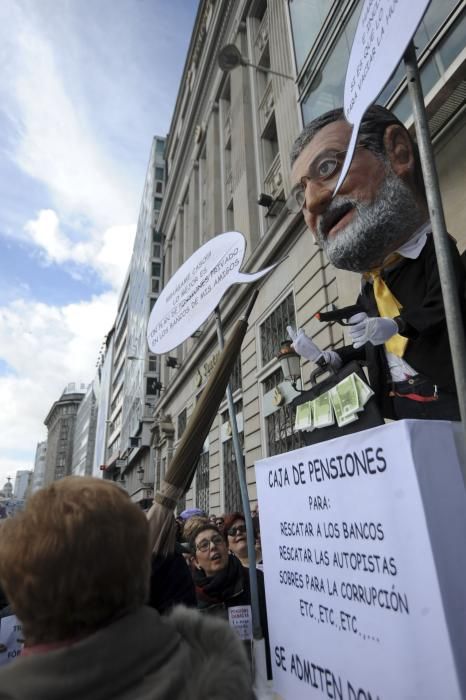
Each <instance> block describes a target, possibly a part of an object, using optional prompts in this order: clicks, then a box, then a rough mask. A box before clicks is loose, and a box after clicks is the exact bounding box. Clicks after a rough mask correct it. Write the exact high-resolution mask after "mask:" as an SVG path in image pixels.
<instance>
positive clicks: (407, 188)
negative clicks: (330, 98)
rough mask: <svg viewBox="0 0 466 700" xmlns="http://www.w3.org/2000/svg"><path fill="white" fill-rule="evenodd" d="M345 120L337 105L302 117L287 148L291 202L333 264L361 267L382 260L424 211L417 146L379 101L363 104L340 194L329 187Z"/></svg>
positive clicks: (344, 141) (342, 146)
mask: <svg viewBox="0 0 466 700" xmlns="http://www.w3.org/2000/svg"><path fill="white" fill-rule="evenodd" d="M350 136H351V126H350V125H349V124H348V122H347V121H346V120H345V119H344V115H343V110H341V109H336V110H332V111H331V112H326V113H325V114H323V115H322V116H320V117H318V118H317V119H315V120H314V121H312V122H311V123H310V124H308V125H307V126H306V127H305V128H304V129H303V131H302V133H301V134H300V136H299V137H298V138H297V140H296V141H295V143H294V145H293V148H292V151H291V173H292V184H293V189H292V193H291V195H290V200H289V201H290V202H291V207H290V208H294V209H295V210H297V209H302V211H303V215H304V219H305V221H306V224H307V226H308V228H309V229H310V231H311V232H312V234H313V236H314V238H315V240H316V241H317V243H318V244H319V245H320V246H321V247H322V248H323V249H324V251H325V252H326V254H327V257H328V258H329V260H330V262H331V263H333V265H335V267H338V268H341V269H344V270H352V271H354V272H366V271H367V270H370V269H372V268H374V267H377V266H378V265H380V264H381V263H382V262H383V260H384V259H385V258H386V257H387V256H388V255H390V253H392V252H394V251H395V250H397V248H398V247H399V246H400V245H402V244H403V243H404V242H405V241H407V240H408V239H409V238H410V237H411V236H412V235H413V233H414V232H415V231H416V229H418V228H419V227H420V226H421V225H422V224H423V223H424V222H425V221H426V219H427V218H428V215H427V207H426V201H425V189H424V182H423V179H422V172H421V166H420V159H419V153H418V149H417V146H416V144H415V142H414V141H413V140H412V138H411V136H410V134H409V132H408V131H407V130H406V128H405V127H404V126H403V124H402V123H401V122H400V121H399V120H398V119H397V118H396V117H395V115H394V114H392V113H391V112H389V111H388V110H387V109H385V108H384V107H381V106H379V105H374V106H372V107H369V109H368V110H367V111H366V113H365V115H364V118H363V120H362V122H361V127H360V130H359V136H358V141H357V146H356V149H355V151H354V155H353V160H352V163H351V167H350V169H349V171H348V174H347V176H346V178H345V180H344V181H343V183H342V185H341V187H340V190H339V192H338V194H337V195H336V196H335V197H333V191H334V188H335V185H336V182H337V180H338V176H339V173H340V169H341V167H342V165H343V161H344V158H345V155H346V151H347V148H348V144H349V140H350Z"/></svg>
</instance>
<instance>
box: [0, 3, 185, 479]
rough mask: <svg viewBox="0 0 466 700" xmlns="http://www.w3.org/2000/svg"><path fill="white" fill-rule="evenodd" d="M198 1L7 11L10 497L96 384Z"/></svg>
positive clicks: (0, 344) (1, 245)
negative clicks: (51, 431) (55, 408)
mask: <svg viewBox="0 0 466 700" xmlns="http://www.w3.org/2000/svg"><path fill="white" fill-rule="evenodd" d="M197 6H198V0H97V1H96V0H59V1H58V0H2V2H1V3H0V64H1V65H2V71H1V72H0V150H1V157H0V201H1V203H2V205H1V207H0V486H1V485H2V484H3V482H4V480H5V477H6V476H7V475H9V476H11V477H14V475H15V473H16V470H17V469H25V468H32V466H33V459H34V453H35V447H36V443H37V442H38V441H39V440H42V439H44V438H45V437H46V429H45V427H44V425H43V420H44V418H45V416H46V415H47V413H48V410H49V408H50V406H51V404H52V403H53V401H55V400H56V399H57V398H58V397H59V395H60V394H61V391H62V390H63V388H64V386H65V385H66V384H67V383H68V382H70V381H86V382H89V381H91V380H92V378H93V374H94V370H95V363H96V358H97V355H98V351H99V347H100V343H101V341H102V339H103V336H104V335H105V333H106V332H107V331H108V329H109V328H110V326H111V324H112V321H113V318H114V314H115V309H116V300H117V297H118V292H119V289H120V286H121V282H122V280H123V277H124V274H125V272H126V269H127V267H128V263H129V259H130V255H131V249H132V243H133V239H134V232H135V227H136V221H137V217H138V212H139V204H140V199H141V195H142V187H143V183H144V177H145V172H146V167H147V161H148V157H149V150H150V145H151V139H152V136H153V135H155V134H158V135H165V134H166V133H167V131H168V128H169V125H170V119H171V115H172V112H173V108H174V105H175V100H176V95H177V91H178V87H179V82H180V77H181V72H182V69H183V65H184V61H185V57H186V52H187V48H188V44H189V40H190V36H191V31H192V27H193V23H194V18H195V15H196V11H197Z"/></svg>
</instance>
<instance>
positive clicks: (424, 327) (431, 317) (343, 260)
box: [288, 105, 466, 420]
mask: <svg viewBox="0 0 466 700" xmlns="http://www.w3.org/2000/svg"><path fill="white" fill-rule="evenodd" d="M350 136H351V126H350V125H349V124H348V123H347V122H346V120H345V119H344V115H343V111H342V110H341V109H336V110H333V111H331V112H327V113H325V114H323V115H322V116H320V117H318V118H317V119H315V120H314V121H312V122H311V123H310V124H308V125H307V126H306V127H305V128H304V129H303V131H302V133H301V135H300V136H299V137H298V139H297V140H296V141H295V143H294V145H293V148H292V151H291V166H292V178H291V179H292V183H293V186H292V191H291V194H290V197H289V199H288V208H289V209H290V210H292V211H295V212H298V211H302V214H303V216H304V220H305V222H306V224H307V227H308V228H309V230H310V231H311V233H312V235H313V237H314V240H315V242H316V243H317V245H319V246H320V247H321V248H322V250H323V251H324V252H325V254H326V256H327V257H328V259H329V261H330V262H331V263H332V264H333V265H334V266H335V267H337V268H340V269H343V270H349V271H352V272H356V273H359V274H361V275H362V278H361V292H360V294H359V297H358V299H357V303H358V305H359V306H360V307H361V308H362V310H361V312H360V313H357V314H355V315H354V316H352V317H351V318H350V319H349V321H348V324H349V325H348V331H349V336H350V339H351V343H352V345H349V346H347V347H344V348H339V349H338V350H336V351H334V350H325V351H323V352H322V350H321V349H320V348H319V347H318V346H317V345H316V344H315V343H314V342H313V341H312V340H311V338H309V337H307V336H306V334H305V333H304V331H303V330H301V329H298V330H297V331H295V329H290V331H289V332H290V337H291V339H292V341H293V346H294V349H295V350H296V352H297V353H298V354H300V355H302V356H303V357H304V358H306V359H308V360H310V361H313V362H319V364H320V363H321V362H322V359H323V360H324V361H325V362H327V363H329V364H330V365H331V366H332V367H333V368H335V369H338V368H339V367H340V366H341V365H342V364H343V363H345V362H347V361H349V360H353V359H356V360H358V359H359V360H365V361H366V362H367V364H368V371H369V381H370V384H371V386H372V388H373V390H374V392H375V394H376V398H377V400H378V403H379V406H380V407H381V410H382V413H383V415H384V416H385V417H386V418H392V419H397V418H427V419H448V420H460V415H459V407H458V401H457V396H456V387H455V380H454V374H453V365H452V359H451V353H450V345H449V340H448V333H447V327H446V320H445V309H444V305H443V298H442V294H441V289H440V280H439V273H438V267H437V261H436V256H435V250H434V241H433V236H432V230H431V225H430V221H429V211H428V207H427V201H426V195H425V187H424V181H423V177H422V172H421V165H420V158H419V153H418V150H417V146H416V144H415V142H414V141H413V139H412V138H411V136H410V134H409V132H408V131H407V130H406V128H405V127H404V125H403V124H402V123H401V122H400V121H399V120H398V119H397V118H396V117H395V115H394V114H392V113H391V112H390V111H388V110H386V109H385V108H383V107H381V106H379V105H373V106H371V107H369V108H368V110H367V111H366V113H365V115H364V117H363V120H362V123H361V127H360V130H359V137H358V143H357V147H356V149H355V151H354V155H353V159H352V163H351V167H350V169H349V171H348V174H347V176H346V178H345V180H344V181H343V183H342V185H341V187H340V190H339V192H338V193H337V195H336V196H335V197H334V196H333V192H334V189H335V186H336V183H337V180H338V176H339V174H340V171H341V167H342V164H343V161H344V158H345V155H346V152H347V148H348V143H349V140H350ZM449 244H450V249H451V252H452V258H453V270H454V280H453V283H454V284H455V286H456V289H457V292H458V297H459V300H460V306H461V315H462V320H463V324H465V319H466V309H465V278H466V273H465V269H464V267H463V265H462V262H461V258H460V256H459V253H458V250H457V248H456V245H455V242H454V240H453V239H451V238H450V239H449Z"/></svg>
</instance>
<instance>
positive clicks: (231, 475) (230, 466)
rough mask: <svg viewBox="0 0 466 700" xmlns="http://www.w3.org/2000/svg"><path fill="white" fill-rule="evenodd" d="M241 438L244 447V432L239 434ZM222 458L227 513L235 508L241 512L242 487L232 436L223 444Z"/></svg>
mask: <svg viewBox="0 0 466 700" xmlns="http://www.w3.org/2000/svg"><path fill="white" fill-rule="evenodd" d="M239 438H240V444H241V447H243V444H244V435H243V433H240V434H239ZM222 458H223V459H222V461H223V491H224V498H225V513H233V512H234V511H235V510H238V511H240V512H241V511H242V510H243V504H242V501H241V489H240V487H239V479H238V469H237V466H236V456H235V450H234V448H233V440H232V439H231V438H230V440H226V441H225V442H224V443H223V444H222Z"/></svg>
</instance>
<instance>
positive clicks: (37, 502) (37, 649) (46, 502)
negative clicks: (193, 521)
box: [0, 477, 252, 700]
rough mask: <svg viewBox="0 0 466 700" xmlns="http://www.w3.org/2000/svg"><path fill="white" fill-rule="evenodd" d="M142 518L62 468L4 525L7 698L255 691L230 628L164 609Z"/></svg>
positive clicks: (103, 485)
mask: <svg viewBox="0 0 466 700" xmlns="http://www.w3.org/2000/svg"><path fill="white" fill-rule="evenodd" d="M150 549H151V548H150V538H149V525H148V522H147V519H146V517H145V515H144V513H143V512H142V511H141V510H140V508H139V507H138V506H137V505H136V504H134V503H132V502H131V500H130V497H129V496H128V494H127V493H126V492H125V491H123V489H121V488H120V487H119V486H117V485H116V484H114V483H113V482H109V481H104V480H102V479H94V478H91V477H66V478H64V479H61V480H60V481H57V482H54V483H52V484H51V485H50V486H48V487H46V488H44V489H41V490H40V491H37V492H36V493H35V494H34V495H33V496H32V497H31V498H30V499H29V500H28V501H27V503H26V507H25V509H24V511H23V512H21V513H19V514H18V515H16V516H15V517H14V518H11V519H10V520H8V521H6V522H5V523H3V524H2V527H1V528H0V584H1V585H2V586H3V587H4V589H5V593H6V595H7V597H8V599H9V600H10V602H11V604H12V607H13V610H14V612H15V613H16V615H17V616H18V617H19V619H20V620H21V622H22V623H23V632H24V636H25V648H24V650H23V655H22V656H21V657H20V658H18V659H15V660H14V661H13V662H12V663H11V664H10V665H8V666H5V667H3V668H2V669H0V688H1V691H0V697H1V698H2V699H3V698H5V700H83V698H85V699H86V700H130V699H131V700H178V699H179V700H181V699H182V698H183V699H184V698H187V697H189V698H190V700H206V699H207V698H216V699H217V698H218V699H220V698H221V699H222V700H236V698H237V696H238V695H241V694H242V693H244V696H245V697H246V698H248V700H249V699H250V698H252V690H251V679H250V673H249V667H248V661H247V657H246V655H245V654H244V649H243V647H242V645H241V644H240V643H239V642H238V640H237V638H236V637H235V635H234V634H233V633H232V632H231V630H230V629H229V628H228V626H227V625H225V624H223V623H221V622H220V621H219V620H214V619H208V618H205V617H203V616H201V615H199V613H198V612H197V611H196V610H189V609H187V608H177V609H175V610H174V611H173V612H172V613H171V614H169V615H167V616H165V617H161V616H160V615H159V613H158V612H157V611H156V610H154V609H153V608H149V607H147V606H145V604H144V603H145V602H146V600H147V596H148V592H149V571H150V558H151V551H150Z"/></svg>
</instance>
